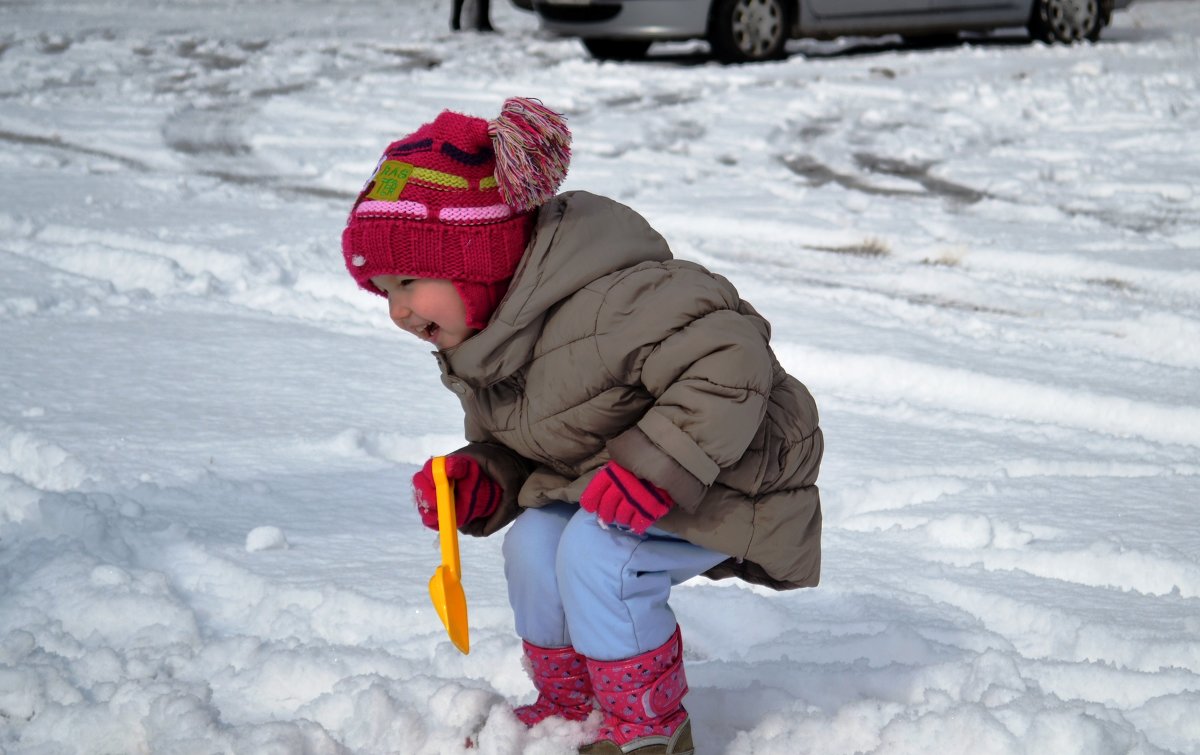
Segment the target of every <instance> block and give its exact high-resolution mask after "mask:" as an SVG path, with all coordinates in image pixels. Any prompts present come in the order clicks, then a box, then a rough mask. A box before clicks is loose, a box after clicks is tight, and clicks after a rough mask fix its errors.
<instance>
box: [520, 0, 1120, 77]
mask: <svg viewBox="0 0 1200 755" xmlns="http://www.w3.org/2000/svg"><path fill="white" fill-rule="evenodd" d="M512 2H513V3H514V4H516V5H517V6H518V7H523V8H526V9H529V10H532V11H533V12H534V13H536V14H537V15H538V18H539V23H540V26H541V28H542V29H543V30H544V31H546V32H549V33H551V34H555V35H559V36H566V37H578V38H580V39H581V40H582V41H583V45H584V47H586V48H587V50H588V51H589V52H590V53H591V54H592V56H593V57H596V58H599V59H604V60H631V59H636V58H641V57H643V56H644V55H645V54H646V52H647V50H648V49H649V48H650V44H651V43H652V42H655V41H662V40H687V39H705V40H708V42H709V44H710V46H711V47H712V52H713V55H714V57H716V58H717V59H718V60H721V61H723V62H726V63H745V62H754V61H763V60H772V59H777V58H781V57H783V56H784V46H785V44H786V42H787V41H788V40H789V39H795V38H801V37H809V38H817V39H831V38H834V37H841V36H849V35H853V36H860V35H861V36H876V35H883V34H900V35H902V36H904V37H906V38H911V39H929V38H945V37H947V36H949V35H953V36H957V34H958V32H960V31H972V32H986V31H993V30H996V29H1003V28H1009V27H1024V28H1026V29H1028V30H1029V33H1030V35H1031V36H1032V37H1033V38H1034V39H1039V40H1042V41H1045V42H1060V43H1065V44H1072V43H1075V42H1081V41H1084V40H1090V41H1095V40H1096V39H1097V38H1099V36H1100V31H1101V30H1102V29H1103V28H1104V27H1105V26H1107V25H1108V23H1109V21H1110V19H1111V17H1112V13H1113V11H1114V10H1116V9H1119V8H1125V7H1127V6H1128V5H1129V4H1130V3H1131V2H1132V0H512Z"/></svg>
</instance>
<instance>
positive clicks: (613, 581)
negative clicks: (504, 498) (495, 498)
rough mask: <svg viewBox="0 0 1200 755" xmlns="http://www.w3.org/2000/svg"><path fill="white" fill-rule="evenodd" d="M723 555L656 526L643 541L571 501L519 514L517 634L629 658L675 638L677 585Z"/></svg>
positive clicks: (514, 534)
mask: <svg viewBox="0 0 1200 755" xmlns="http://www.w3.org/2000/svg"><path fill="white" fill-rule="evenodd" d="M726 558H727V556H725V555H723V554H721V553H717V552H716V551H710V550H708V549H707V548H701V547H700V546H698V545H695V544H693V543H689V542H688V541H686V540H680V539H679V538H677V537H674V536H672V535H670V534H668V533H666V532H663V531H662V530H659V529H655V528H653V527H651V528H650V530H649V531H648V532H647V533H646V534H645V535H638V534H635V533H633V532H631V531H629V530H627V529H622V528H618V527H608V528H605V527H601V526H600V524H599V522H597V521H596V515H595V514H592V513H589V512H587V511H584V510H583V509H581V508H579V507H578V506H574V505H570V504H566V503H559V504H552V505H549V506H545V507H543V508H540V509H527V510H525V511H523V512H521V515H520V516H518V517H517V519H516V521H515V522H513V525H512V527H511V528H509V530H508V533H507V534H506V535H505V537H504V574H505V576H506V577H507V579H508V599H509V602H510V603H511V604H512V607H513V614H514V615H515V616H516V625H517V634H518V635H520V636H521V638H522V639H524V640H526V641H528V642H530V643H532V644H534V645H537V646H539V647H549V648H557V647H566V646H567V645H572V646H574V648H575V650H577V651H578V652H580V653H582V654H583V655H585V656H587V657H588V658H592V659H594V660H598V661H616V660H623V659H625V658H632V657H633V656H635V655H641V654H642V653H646V652H648V651H650V650H653V649H655V648H657V647H659V646H661V645H662V644H663V643H664V642H666V641H667V640H668V639H670V637H671V634H672V633H673V632H674V631H675V613H674V612H673V611H671V608H670V607H669V606H668V605H667V598H668V597H670V594H671V587H672V586H673V585H677V584H679V583H680V582H683V581H685V580H688V579H691V578H692V577H694V576H696V575H697V574H701V573H702V572H704V571H706V570H708V569H710V568H712V567H714V566H716V565H717V564H719V563H721V562H722V561H724V560H725V559H726Z"/></svg>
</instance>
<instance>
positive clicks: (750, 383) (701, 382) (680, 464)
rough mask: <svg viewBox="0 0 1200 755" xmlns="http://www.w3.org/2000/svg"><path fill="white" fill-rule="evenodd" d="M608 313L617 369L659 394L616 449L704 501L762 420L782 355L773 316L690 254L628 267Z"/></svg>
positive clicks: (606, 325)
mask: <svg viewBox="0 0 1200 755" xmlns="http://www.w3.org/2000/svg"><path fill="white" fill-rule="evenodd" d="M599 323H600V327H599V328H598V331H597V332H598V333H600V332H603V333H605V334H606V335H605V336H604V337H603V340H604V341H605V346H603V347H602V352H606V353H607V355H608V359H607V360H606V362H607V363H609V364H611V365H612V366H611V367H610V369H611V370H612V371H613V375H614V376H619V375H624V376H629V377H632V378H635V379H636V380H637V381H638V382H639V383H640V384H641V385H642V386H643V387H644V388H645V390H646V391H647V392H648V393H649V394H650V395H651V396H653V397H654V404H653V405H652V406H651V407H650V409H649V410H648V411H647V412H646V413H645V414H644V415H643V416H642V418H641V419H640V420H639V421H638V423H637V425H636V426H634V427H632V428H630V429H629V430H627V431H625V432H624V433H622V434H621V435H618V436H617V437H615V438H613V439H612V440H610V441H609V443H608V451H609V455H610V456H611V457H612V458H613V459H614V460H615V461H616V462H617V463H619V464H621V466H624V467H626V468H628V469H629V470H630V471H632V472H633V473H635V474H637V475H638V476H639V477H642V478H644V479H647V480H649V481H651V482H653V483H654V484H656V485H658V486H659V487H661V488H663V489H665V490H666V491H667V492H669V493H670V494H671V497H672V498H673V499H674V500H675V503H676V504H677V505H679V506H680V507H682V508H683V509H685V510H688V511H694V510H695V508H696V506H697V505H699V502H700V499H701V498H702V497H703V496H704V493H705V491H706V490H707V488H708V486H709V485H711V484H712V483H713V481H714V480H715V479H716V477H717V474H718V473H719V472H720V471H721V469H722V468H724V467H728V466H731V465H733V464H734V463H736V462H737V461H738V460H739V459H740V458H741V457H742V456H743V455H744V454H745V452H746V449H747V448H748V447H749V445H750V443H751V441H752V440H753V438H754V435H755V433H756V432H757V431H758V428H759V426H760V425H761V424H762V420H763V416H764V415H765V414H766V409H767V399H768V397H769V395H770V391H771V381H772V375H773V368H774V364H775V359H774V357H773V355H772V353H771V350H770V347H769V345H768V341H769V338H770V328H769V326H768V325H767V323H766V321H765V320H763V319H762V318H761V317H760V316H758V314H757V313H756V312H754V310H753V309H752V308H750V307H749V305H746V304H744V303H742V302H741V301H740V299H739V298H738V296H737V292H736V291H735V290H734V288H733V286H732V285H731V284H730V283H729V282H728V281H726V280H725V279H724V278H721V277H720V276H717V275H713V274H712V273H709V272H708V271H706V270H704V269H703V268H700V267H699V266H691V265H685V264H684V263H676V265H675V266H672V267H666V268H664V267H662V266H655V267H651V268H648V269H645V270H642V271H638V272H634V273H631V274H630V275H628V276H626V278H625V279H623V280H622V281H621V282H619V283H617V284H616V285H614V286H613V288H612V289H610V290H609V292H608V294H607V295H606V301H605V304H604V306H603V307H602V313H601V317H600V319H599ZM622 342H624V345H625V346H624V349H622V348H621V347H620V344H621V343H622ZM630 347H632V348H630ZM622 351H624V352H625V353H624V354H621V352H622Z"/></svg>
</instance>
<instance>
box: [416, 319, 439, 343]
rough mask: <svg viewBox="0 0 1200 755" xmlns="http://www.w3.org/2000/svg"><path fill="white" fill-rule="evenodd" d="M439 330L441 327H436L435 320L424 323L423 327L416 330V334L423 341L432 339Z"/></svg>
mask: <svg viewBox="0 0 1200 755" xmlns="http://www.w3.org/2000/svg"><path fill="white" fill-rule="evenodd" d="M440 330H441V328H439V327H438V324H437V323H436V322H431V323H426V324H425V326H424V327H422V328H420V329H419V330H417V336H418V337H420V338H421V340H423V341H433V339H434V338H436V337H437V334H438V331H440Z"/></svg>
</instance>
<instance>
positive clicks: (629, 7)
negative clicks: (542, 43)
mask: <svg viewBox="0 0 1200 755" xmlns="http://www.w3.org/2000/svg"><path fill="white" fill-rule="evenodd" d="M708 6H709V0H623V1H620V2H611V1H610V2H606V1H605V0H594V1H593V0H576V1H575V2H571V0H534V4H533V9H534V11H535V12H536V13H537V14H538V18H539V20H540V21H541V26H542V29H544V30H545V31H548V32H550V33H551V34H559V35H562V36H567V37H584V38H589V37H592V38H608V39H693V38H696V37H703V36H704V35H705V34H706V33H707V29H708Z"/></svg>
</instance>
